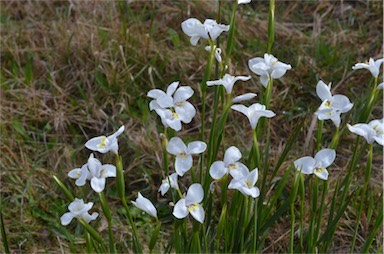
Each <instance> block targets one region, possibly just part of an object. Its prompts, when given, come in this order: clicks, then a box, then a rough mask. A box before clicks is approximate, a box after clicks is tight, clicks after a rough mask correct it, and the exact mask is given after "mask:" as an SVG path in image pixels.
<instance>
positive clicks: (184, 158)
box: [167, 137, 207, 176]
mask: <svg viewBox="0 0 384 254" xmlns="http://www.w3.org/2000/svg"><path fill="white" fill-rule="evenodd" d="M206 148H207V144H205V143H204V142H202V141H194V142H191V143H189V144H188V147H187V146H186V145H185V144H184V142H183V140H181V139H180V138H178V137H174V138H171V140H170V141H169V142H168V144H167V152H168V153H170V154H173V155H175V156H176V162H175V170H176V172H177V174H178V175H179V176H183V175H184V174H185V172H187V171H188V170H189V169H190V168H191V167H192V163H193V159H192V155H194V154H200V153H202V152H204V151H205V149H206Z"/></svg>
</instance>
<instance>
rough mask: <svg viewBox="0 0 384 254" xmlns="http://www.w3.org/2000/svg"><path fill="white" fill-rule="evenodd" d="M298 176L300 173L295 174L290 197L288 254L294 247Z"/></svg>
mask: <svg viewBox="0 0 384 254" xmlns="http://www.w3.org/2000/svg"><path fill="white" fill-rule="evenodd" d="M300 174H301V173H295V181H294V184H293V191H292V193H291V197H290V203H291V204H290V207H291V209H290V210H291V232H290V241H289V242H290V244H289V253H293V246H294V238H295V200H296V195H297V190H298V188H299V183H300V181H299V180H300Z"/></svg>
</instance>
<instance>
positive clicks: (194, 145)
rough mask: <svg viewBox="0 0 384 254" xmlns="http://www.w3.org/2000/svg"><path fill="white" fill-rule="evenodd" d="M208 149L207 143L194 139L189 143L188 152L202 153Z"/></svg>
mask: <svg viewBox="0 0 384 254" xmlns="http://www.w3.org/2000/svg"><path fill="white" fill-rule="evenodd" d="M205 149H207V144H206V143H205V142H202V141H193V142H191V143H189V144H188V148H187V153H188V154H200V153H202V152H204V151H205Z"/></svg>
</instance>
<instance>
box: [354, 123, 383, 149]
mask: <svg viewBox="0 0 384 254" xmlns="http://www.w3.org/2000/svg"><path fill="white" fill-rule="evenodd" d="M347 126H348V129H349V130H350V131H351V132H353V133H355V134H357V135H359V136H362V137H364V138H365V139H366V140H367V142H368V143H369V144H373V142H375V141H376V142H377V143H379V144H380V145H382V146H384V123H383V119H380V120H372V121H370V122H369V123H368V124H366V123H358V124H355V125H353V126H351V125H349V124H347Z"/></svg>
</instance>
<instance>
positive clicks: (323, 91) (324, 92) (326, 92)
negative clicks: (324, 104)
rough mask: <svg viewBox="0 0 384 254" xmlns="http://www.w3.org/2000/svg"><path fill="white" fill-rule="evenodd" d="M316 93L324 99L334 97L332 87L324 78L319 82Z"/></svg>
mask: <svg viewBox="0 0 384 254" xmlns="http://www.w3.org/2000/svg"><path fill="white" fill-rule="evenodd" d="M316 94H317V96H319V98H320V99H321V100H322V101H325V100H330V99H331V98H332V94H331V89H330V88H329V86H327V85H326V84H325V83H324V82H323V81H322V80H320V81H319V82H317V85H316Z"/></svg>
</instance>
